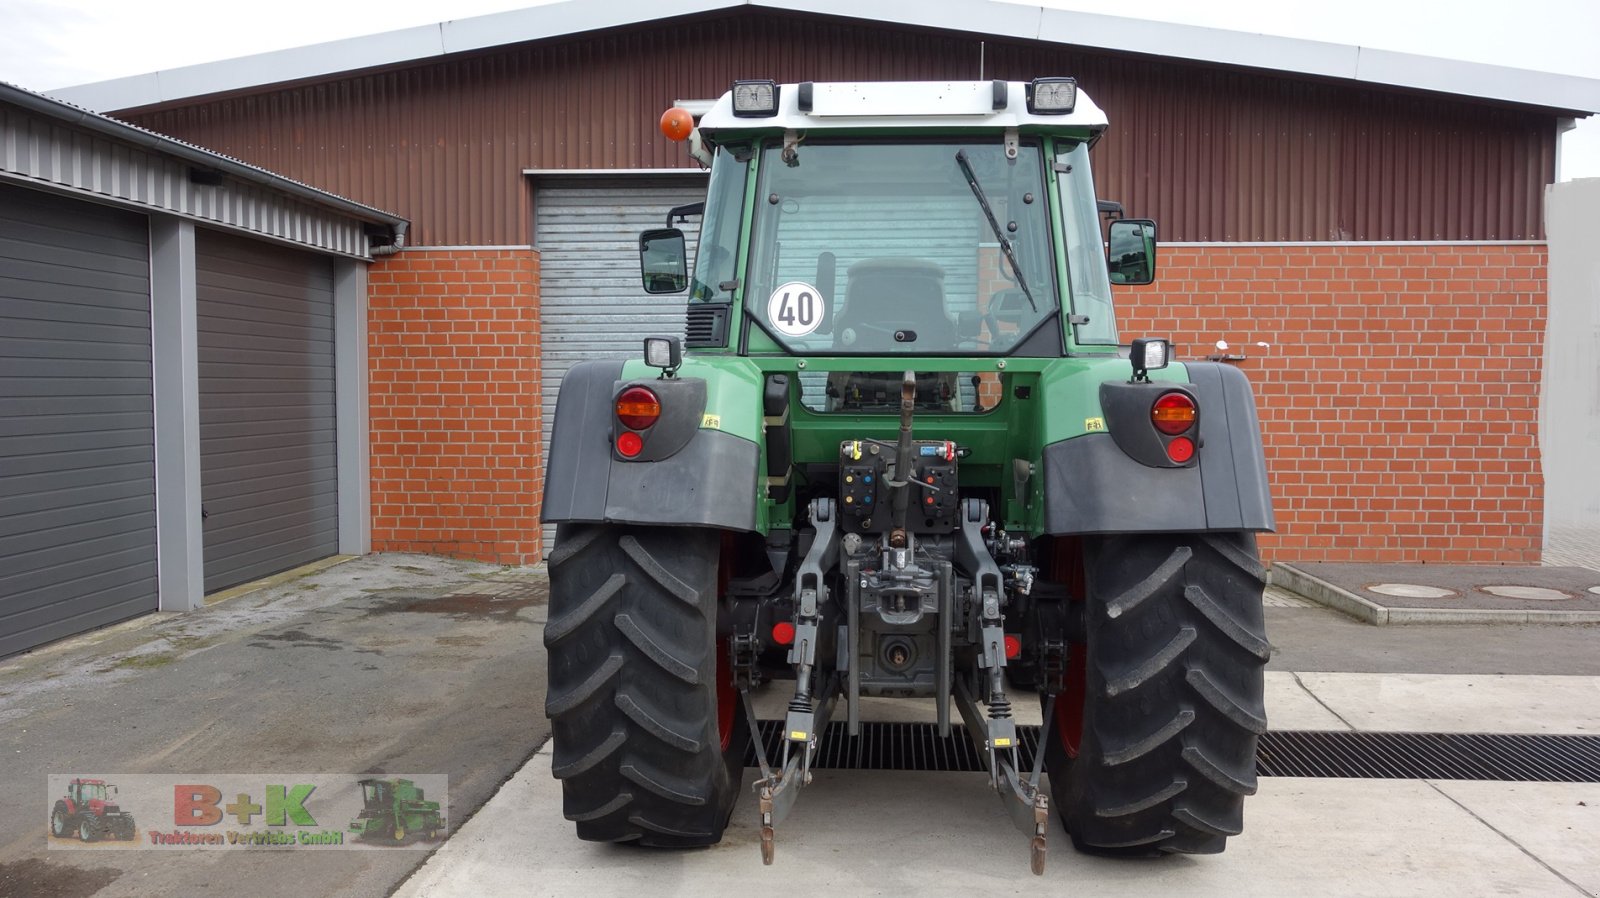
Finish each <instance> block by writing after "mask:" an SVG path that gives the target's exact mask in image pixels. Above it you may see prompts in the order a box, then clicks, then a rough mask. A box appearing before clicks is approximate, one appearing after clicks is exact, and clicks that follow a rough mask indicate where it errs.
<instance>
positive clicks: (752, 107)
mask: <svg viewBox="0 0 1600 898" xmlns="http://www.w3.org/2000/svg"><path fill="white" fill-rule="evenodd" d="M733 114H734V115H736V116H739V117H740V118H766V117H767V116H770V115H777V114H778V82H776V81H735V82H733Z"/></svg>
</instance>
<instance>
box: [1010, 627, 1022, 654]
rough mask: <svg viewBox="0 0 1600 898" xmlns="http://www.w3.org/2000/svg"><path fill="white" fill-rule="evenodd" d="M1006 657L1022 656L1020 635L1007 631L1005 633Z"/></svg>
mask: <svg viewBox="0 0 1600 898" xmlns="http://www.w3.org/2000/svg"><path fill="white" fill-rule="evenodd" d="M1006 657H1007V658H1020V657H1022V637H1020V636H1017V635H1015V634H1013V633H1007V634H1006Z"/></svg>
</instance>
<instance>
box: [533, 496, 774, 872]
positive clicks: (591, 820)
mask: <svg viewBox="0 0 1600 898" xmlns="http://www.w3.org/2000/svg"><path fill="white" fill-rule="evenodd" d="M720 546H721V534H720V533H719V532H717V531H714V530H697V529H690V528H670V529H669V528H659V527H658V528H650V527H617V526H602V525H584V524H563V525H561V526H560V527H559V528H557V531H556V542H555V548H554V550H553V551H551V553H550V559H549V563H550V621H549V623H548V624H546V626H545V635H544V641H545V646H546V647H547V648H548V650H549V657H550V685H549V699H548V701H547V703H546V705H545V713H546V714H548V715H549V717H550V719H551V721H552V723H553V727H554V739H555V758H554V768H555V769H554V772H555V775H556V778H558V779H560V780H561V781H562V794H563V798H564V802H563V804H564V810H565V813H566V817H567V819H568V820H572V821H574V822H575V823H576V824H577V830H578V837H579V838H581V839H586V840H589V841H596V842H630V841H637V842H638V843H640V844H643V845H650V846H658V847H673V848H681V847H693V846H700V845H711V844H715V843H716V842H718V841H720V840H721V839H722V832H723V829H724V828H725V827H726V826H727V823H728V816H729V814H730V813H732V811H733V804H734V801H735V799H736V798H737V797H738V793H739V786H740V783H741V779H742V774H743V766H744V753H745V749H746V746H747V745H748V744H749V738H750V737H749V728H748V726H747V725H746V723H745V720H744V714H743V709H742V707H741V706H740V704H739V702H738V701H737V693H736V692H734V690H733V687H732V678H731V672H730V668H729V663H728V659H726V658H723V657H722V655H723V654H725V653H724V652H722V651H721V650H720V648H719V642H718V639H717V607H718V596H717V578H718V560H719V551H720Z"/></svg>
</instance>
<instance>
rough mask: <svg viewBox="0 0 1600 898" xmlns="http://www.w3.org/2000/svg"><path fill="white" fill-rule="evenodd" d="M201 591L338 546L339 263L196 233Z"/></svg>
mask: <svg viewBox="0 0 1600 898" xmlns="http://www.w3.org/2000/svg"><path fill="white" fill-rule="evenodd" d="M195 251H196V257H197V260H196V269H197V271H196V275H195V286H196V295H197V296H198V298H199V305H200V309H199V330H200V502H201V506H202V508H203V509H204V517H205V524H204V532H205V588H206V591H207V592H211V591H214V590H218V589H224V588H226V587H229V586H233V585H235V584H238V583H243V582H245V581H247V580H253V579H255V578H257V577H264V576H266V575H268V574H274V573H277V572H279V571H283V570H287V569H289V568H292V567H295V566H297V565H301V564H305V563H306V562H308V561H315V560H316V559H318V558H326V557H327V556H329V555H333V554H335V553H336V552H338V551H339V518H338V469H337V464H336V459H335V452H334V450H335V445H334V380H333V263H332V262H330V261H328V260H327V259H325V258H323V257H321V256H316V255H313V254H310V253H304V252H297V251H295V250H290V249H283V248H280V247H278V246H275V245H272V244H266V243H260V242H256V241H249V240H242V239H239V238H236V237H230V236H226V235H223V234H218V233H215V232H212V231H198V232H197V233H196V237H195Z"/></svg>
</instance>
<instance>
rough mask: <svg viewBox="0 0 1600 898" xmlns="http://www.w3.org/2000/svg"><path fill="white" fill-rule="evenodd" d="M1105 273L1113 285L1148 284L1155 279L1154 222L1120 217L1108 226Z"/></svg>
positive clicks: (1145, 219) (1146, 219)
mask: <svg viewBox="0 0 1600 898" xmlns="http://www.w3.org/2000/svg"><path fill="white" fill-rule="evenodd" d="M1107 243H1108V248H1107V250H1106V270H1107V271H1109V272H1110V273H1111V283H1113V284H1149V283H1152V282H1154V281H1155V279H1156V223H1155V222H1153V221H1151V220H1150V219H1148V218H1123V219H1119V220H1117V221H1113V222H1112V223H1111V232H1110V238H1109V240H1108V241H1107Z"/></svg>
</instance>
